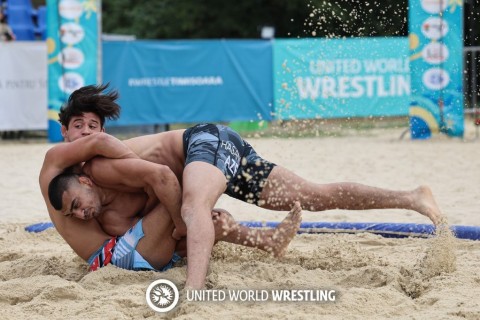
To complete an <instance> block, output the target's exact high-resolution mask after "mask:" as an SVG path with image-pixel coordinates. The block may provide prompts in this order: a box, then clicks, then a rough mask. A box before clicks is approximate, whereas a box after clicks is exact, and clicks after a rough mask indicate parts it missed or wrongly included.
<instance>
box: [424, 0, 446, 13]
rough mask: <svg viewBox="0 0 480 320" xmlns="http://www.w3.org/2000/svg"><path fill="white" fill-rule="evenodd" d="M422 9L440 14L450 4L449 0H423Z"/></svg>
mask: <svg viewBox="0 0 480 320" xmlns="http://www.w3.org/2000/svg"><path fill="white" fill-rule="evenodd" d="M420 3H421V5H422V9H423V10H425V11H426V12H428V13H431V14H439V13H440V12H443V11H445V9H446V8H447V5H448V1H447V0H421V1H420Z"/></svg>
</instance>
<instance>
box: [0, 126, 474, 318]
mask: <svg viewBox="0 0 480 320" xmlns="http://www.w3.org/2000/svg"><path fill="white" fill-rule="evenodd" d="M468 130H469V131H467V134H466V139H464V140H459V139H451V138H448V137H444V136H438V137H435V138H434V139H431V140H428V141H410V140H408V139H404V140H399V139H398V138H399V136H400V134H401V132H402V130H401V129H388V130H375V131H371V132H367V133H365V132H364V133H362V134H352V135H347V136H343V137H327V138H325V137H323V138H301V139H298V138H297V139H278V138H261V139H256V138H253V139H249V141H250V142H251V143H252V145H253V146H254V147H255V148H256V150H257V151H258V152H259V153H260V154H261V155H262V156H264V157H265V158H267V159H269V160H271V161H273V162H276V163H278V164H282V165H284V166H285V167H287V168H290V169H292V170H293V171H294V172H296V173H297V174H298V175H300V176H303V177H308V178H309V179H311V180H313V181H316V182H319V183H328V182H338V181H353V182H360V183H363V184H368V185H373V186H377V187H384V188H390V189H401V190H407V189H412V188H415V187H417V186H418V185H421V184H426V185H429V186H430V187H431V188H432V191H433V193H434V195H435V197H436V199H437V202H438V204H439V206H440V207H441V209H442V211H443V212H444V214H445V215H446V217H447V218H448V220H449V222H450V224H455V225H474V226H480V209H479V204H480V184H479V183H480V166H479V165H478V161H479V159H480V140H475V139H474V129H473V128H471V127H470V128H468ZM51 146H52V145H50V144H47V143H45V142H34V143H32V142H29V143H22V142H18V141H17V142H9V141H8V142H7V141H0V177H1V179H0V192H1V195H2V197H1V200H0V309H1V310H2V315H1V316H0V318H1V319H87V318H88V319H142V318H153V317H155V318H159V317H167V318H175V319H200V318H202V319H205V318H223V319H261V318H271V319H357V318H358V319H365V318H369V319H370V318H371V319H383V318H395V319H429V318H430V319H431V318H435V319H480V299H479V298H478V297H479V296H480V275H479V273H478V270H480V242H478V241H471V240H458V239H454V238H452V237H451V236H450V235H449V234H448V233H444V234H442V235H441V236H440V237H437V238H433V239H418V238H417V239H414V238H408V239H391V238H382V237H380V236H378V235H373V234H357V235H348V234H322V235H314V234H302V235H298V236H297V237H296V238H295V239H294V240H293V242H292V244H291V245H290V247H289V251H288V252H287V255H286V257H285V258H284V259H282V260H280V261H279V260H275V259H273V258H272V257H270V256H268V255H266V254H264V253H262V252H259V251H257V250H253V249H245V248H242V247H238V246H233V245H228V244H220V245H217V246H216V247H215V250H214V253H213V258H212V260H211V261H212V262H211V266H210V274H209V276H208V279H207V284H208V287H209V288H214V289H223V290H228V289H232V290H235V289H257V290H275V289H322V290H323V289H334V290H336V292H337V293H338V295H337V298H336V301H335V302H327V303H325V302H272V301H268V302H260V301H250V302H248V301H246V302H230V301H229V302H184V301H182V300H181V302H180V304H179V306H178V307H177V308H176V309H174V311H173V312H170V313H168V314H166V315H161V314H158V313H156V312H154V311H153V310H151V309H150V308H149V307H148V305H147V304H146V302H145V290H146V288H147V287H148V285H149V284H150V283H151V282H152V281H154V280H156V279H160V278H163V279H169V280H171V281H173V282H174V283H176V284H177V285H178V286H179V287H180V288H182V287H183V283H184V281H185V273H186V267H185V266H180V267H177V268H173V269H171V270H169V271H167V272H165V273H161V274H160V273H155V272H133V271H125V270H121V269H118V268H116V267H112V266H108V267H105V268H103V269H101V270H99V271H96V272H93V273H88V272H87V265H86V263H85V262H83V261H82V260H81V259H80V258H78V257H77V256H76V255H75V254H74V253H73V251H72V250H71V249H70V248H69V247H68V246H67V245H66V244H65V242H64V241H63V239H62V238H61V237H60V236H59V235H58V234H57V232H56V231H55V230H54V229H49V230H47V231H44V232H41V233H38V234H35V233H28V232H25V231H24V227H25V226H26V225H29V224H32V223H36V222H44V221H49V218H48V214H47V213H46V209H45V205H44V203H43V199H42V197H41V194H40V191H39V188H38V172H39V170H40V167H41V165H42V161H43V157H44V154H45V152H46V151H47V150H48V149H49V148H50V147H51ZM218 207H222V208H226V209H228V210H229V211H230V212H232V214H233V215H234V217H235V218H236V219H237V220H256V221H279V220H281V219H282V218H283V216H284V215H285V212H271V211H267V210H261V209H258V208H256V207H254V206H252V205H247V204H244V203H241V202H239V201H237V200H234V199H231V198H228V197H222V198H221V199H220V200H219V203H218ZM303 221H305V222H308V221H333V222H342V221H346V222H414V223H429V220H428V219H427V218H426V217H424V216H421V215H420V214H418V213H416V212H411V211H406V210H369V211H343V210H334V211H328V212H318V213H312V212H308V211H304V213H303Z"/></svg>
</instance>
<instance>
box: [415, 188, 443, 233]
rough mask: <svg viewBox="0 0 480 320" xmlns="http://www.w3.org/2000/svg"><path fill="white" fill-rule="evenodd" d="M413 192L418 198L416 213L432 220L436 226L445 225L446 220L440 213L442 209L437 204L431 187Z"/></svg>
mask: <svg viewBox="0 0 480 320" xmlns="http://www.w3.org/2000/svg"><path fill="white" fill-rule="evenodd" d="M413 192H414V194H415V196H416V197H417V199H416V200H417V201H416V207H417V208H416V211H418V212H420V213H421V214H423V215H424V216H427V217H428V218H430V220H432V222H433V224H435V225H438V224H441V223H443V221H446V218H445V217H444V216H443V215H442V213H441V212H440V208H439V207H438V205H437V203H436V202H435V199H434V197H433V194H432V191H431V190H430V188H429V187H427V186H420V187H418V188H417V189H415V190H414V191H413Z"/></svg>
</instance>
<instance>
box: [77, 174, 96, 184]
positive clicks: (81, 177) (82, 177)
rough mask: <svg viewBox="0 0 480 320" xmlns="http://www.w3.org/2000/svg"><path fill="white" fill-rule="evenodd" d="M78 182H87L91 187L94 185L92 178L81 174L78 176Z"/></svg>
mask: <svg viewBox="0 0 480 320" xmlns="http://www.w3.org/2000/svg"><path fill="white" fill-rule="evenodd" d="M78 182H80V184H85V185H87V186H89V187H91V186H92V185H93V182H92V179H90V178H89V177H85V176H80V177H79V178H78Z"/></svg>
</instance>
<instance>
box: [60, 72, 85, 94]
mask: <svg viewBox="0 0 480 320" xmlns="http://www.w3.org/2000/svg"><path fill="white" fill-rule="evenodd" d="M84 85H85V80H84V79H83V77H82V76H81V75H79V74H78V73H75V72H67V73H65V74H64V75H63V76H61V77H60V79H58V86H59V87H60V89H61V90H62V91H63V92H65V93H68V94H70V93H72V92H73V91H75V90H77V89H79V88H81V87H83V86H84Z"/></svg>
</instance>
